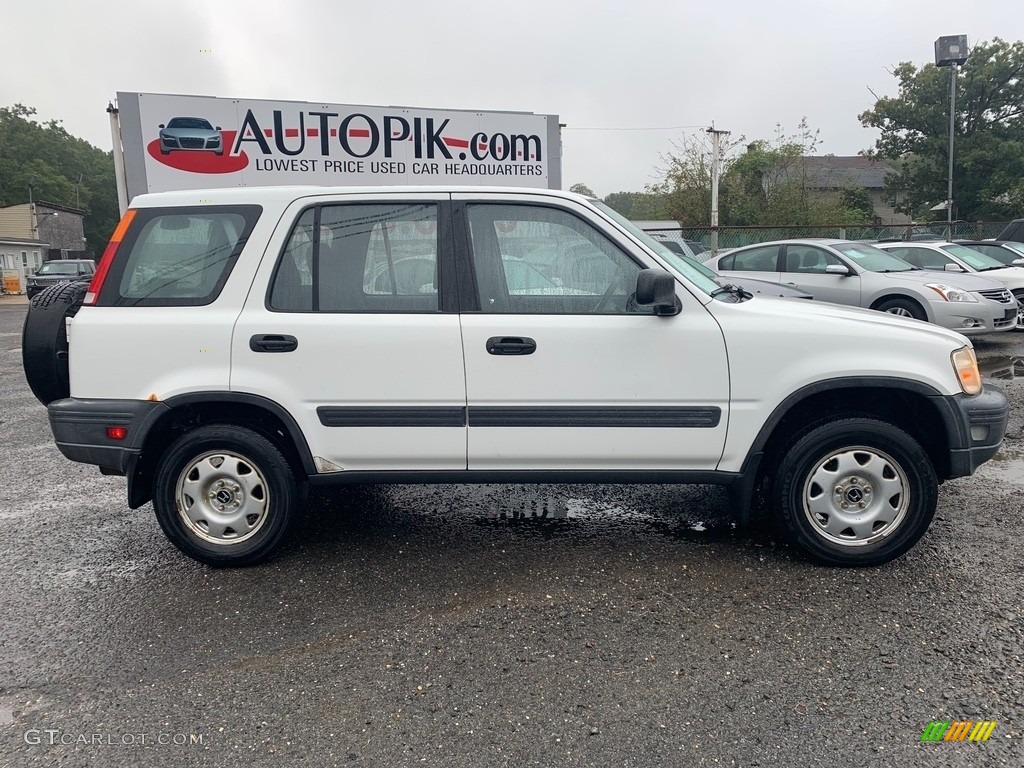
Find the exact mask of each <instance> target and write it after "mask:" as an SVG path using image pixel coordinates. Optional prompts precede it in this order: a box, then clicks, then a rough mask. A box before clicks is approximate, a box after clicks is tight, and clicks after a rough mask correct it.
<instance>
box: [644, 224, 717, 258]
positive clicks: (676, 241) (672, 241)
mask: <svg viewBox="0 0 1024 768" xmlns="http://www.w3.org/2000/svg"><path fill="white" fill-rule="evenodd" d="M644 231H647V230H644ZM647 234H648V235H650V236H651V238H652V239H653V240H657V241H658V242H659V243H663V244H664V245H665V247H666V248H669V249H671V250H672V251H673V252H675V253H678V254H679V255H681V256H690V257H692V258H696V257H697V256H698V255H699V254H701V253H707V252H709V251H710V250H711V249H710V248H708V247H707V246H706V245H704V243H700V242H697V241H696V240H688V239H686V238H684V237H680V236H679V235H678V234H675V233H672V232H662V231H657V230H655V231H653V232H649V231H648V232H647ZM698 261H699V259H698Z"/></svg>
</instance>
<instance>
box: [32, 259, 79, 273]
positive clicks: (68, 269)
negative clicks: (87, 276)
mask: <svg viewBox="0 0 1024 768" xmlns="http://www.w3.org/2000/svg"><path fill="white" fill-rule="evenodd" d="M39 274H40V275H77V274H78V265H77V264H68V263H63V264H62V263H61V262H59V261H48V262H46V263H45V264H43V266H41V267H40V268H39Z"/></svg>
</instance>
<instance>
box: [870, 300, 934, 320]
mask: <svg viewBox="0 0 1024 768" xmlns="http://www.w3.org/2000/svg"><path fill="white" fill-rule="evenodd" d="M878 311H879V312H885V313H887V314H890V315H899V316H900V317H912V318H913V319H914V320H927V319H928V316H927V315H926V314H925V313H924V310H922V309H921V307H920V305H918V304H917V303H916V302H914V301H911V300H910V299H889V300H888V301H884V302H882V303H881V304H879V305H878Z"/></svg>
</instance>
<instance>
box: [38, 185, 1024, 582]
mask: <svg viewBox="0 0 1024 768" xmlns="http://www.w3.org/2000/svg"><path fill="white" fill-rule="evenodd" d="M76 290H77V293H75V291H74V290H73V288H72V287H64V288H59V289H53V292H52V293H51V292H44V293H43V294H41V295H40V296H39V297H37V299H36V300H35V302H34V303H33V305H32V307H31V309H30V312H29V314H28V316H27V319H26V327H25V344H24V347H23V348H24V355H25V365H26V372H27V374H28V377H29V380H30V383H31V384H32V386H33V389H34V390H35V391H36V392H37V394H39V396H40V398H41V399H42V400H44V401H46V402H48V407H49V416H50V423H51V426H52V429H53V433H54V437H55V439H56V442H57V445H58V446H59V448H60V450H61V451H62V452H63V453H64V455H65V456H67V457H68V458H70V459H73V460H75V461H82V462H87V463H91V464H96V465H98V466H99V467H100V469H101V471H103V472H104V473H106V474H122V475H126V476H127V480H128V502H129V505H130V506H131V507H132V508H137V507H139V506H141V505H143V504H145V503H146V502H147V501H149V500H150V499H152V501H153V506H154V509H155V511H156V515H157V518H158V520H159V522H160V525H161V526H162V527H163V529H164V531H165V532H166V534H167V536H168V537H169V538H170V540H171V541H172V542H174V544H176V545H177V546H178V547H179V548H180V549H181V550H183V551H184V552H185V553H186V554H188V555H190V556H191V557H193V558H195V559H197V560H200V561H202V562H205V563H211V564H247V563H253V562H257V561H259V560H261V559H263V558H265V557H266V556H268V555H269V554H270V553H271V551H272V550H273V549H274V548H275V546H276V545H277V544H278V543H279V542H280V540H281V539H282V537H283V536H284V535H285V533H286V531H287V530H288V528H289V526H290V524H291V523H292V522H293V520H294V518H295V516H296V515H297V513H298V512H299V511H300V507H301V500H302V499H303V493H302V491H303V489H304V488H305V487H306V484H307V483H313V484H331V483H353V482H400V483H410V482H412V483H418V482H423V483H437V482H457V483H465V482H487V483H489V482H563V481H566V482H568V481H573V482H580V481H584V482H600V483H605V482H628V483H636V482H644V483H646V482H654V483H679V482H690V483H716V484H721V485H724V486H726V487H727V488H728V489H729V492H730V497H731V501H732V503H733V506H734V508H735V512H736V515H737V516H738V517H739V519H740V521H741V522H742V521H745V520H746V519H747V517H748V515H749V514H750V509H751V507H752V506H764V507H767V508H768V509H769V510H770V511H771V512H772V513H773V514H774V515H775V516H776V518H777V520H778V521H779V522H780V523H781V528H782V529H783V531H784V532H785V533H787V534H788V536H789V537H790V539H791V540H792V541H793V542H794V543H795V544H796V545H797V546H799V547H800V548H801V549H802V550H803V551H804V552H805V553H807V554H808V555H809V556H811V557H812V558H814V559H817V560H819V561H822V562H826V563H832V564H839V565H873V564H878V563H882V562H886V561H888V560H891V559H892V558H894V557H897V556H899V555H900V554H902V553H903V552H905V551H907V550H908V549H909V548H910V547H911V546H913V544H914V543H915V542H916V541H917V540H918V539H919V538H920V537H921V535H922V534H923V533H924V532H925V530H926V529H927V527H928V525H929V523H930V521H931V519H932V516H933V514H934V511H935V507H936V499H937V489H938V484H939V483H940V482H941V481H943V480H945V479H947V478H952V477H959V476H963V475H968V474H971V473H972V472H973V471H974V470H975V469H976V468H977V467H978V465H980V464H981V463H982V462H984V461H986V460H987V459H989V458H990V457H991V456H992V455H993V454H995V452H996V451H997V449H998V447H999V444H1000V441H1001V440H1002V436H1003V431H1004V429H1005V426H1006V417H1007V401H1006V398H1005V396H1004V395H1003V393H1002V392H1001V391H1000V390H998V389H994V388H992V387H991V386H989V385H984V386H983V384H982V382H981V379H980V375H979V372H978V368H977V363H976V360H975V356H974V350H973V348H972V347H971V344H970V342H969V341H968V340H967V339H966V338H964V337H963V336H961V335H959V334H957V333H954V332H951V331H947V330H944V329H941V328H937V327H935V326H931V325H927V324H924V323H919V322H915V321H910V320H905V319H903V318H900V317H893V316H891V315H884V314H881V313H876V312H867V311H863V310H855V309H847V308H844V307H838V306H834V305H822V304H819V303H818V302H793V301H790V300H786V299H775V298H762V297H752V296H751V295H750V294H749V293H747V292H745V291H742V290H741V289H737V288H733V287H731V286H730V287H726V288H723V287H720V286H719V285H717V284H716V283H714V282H713V281H712V280H710V279H708V278H707V277H705V276H704V275H703V274H701V273H699V272H697V271H696V270H693V269H692V268H691V267H689V266H688V265H687V264H686V263H684V262H681V261H671V260H669V259H668V258H666V257H665V256H664V255H660V252H659V249H658V248H657V244H656V243H653V242H652V241H651V240H650V239H649V238H648V237H647V236H646V235H645V234H644V233H643V232H642V231H640V230H639V229H637V228H636V227H634V226H633V225H631V224H630V223H629V222H628V221H626V220H625V219H623V218H622V217H620V216H618V215H617V214H615V213H614V212H612V211H611V210H610V209H607V208H604V207H602V206H600V204H593V203H591V202H588V201H587V200H586V199H584V198H582V197H579V196H577V195H573V194H569V193H562V192H557V191H550V190H522V189H481V188H470V187H466V188H424V187H415V188H375V189H352V188H347V189H345V188H342V189H331V188H282V187H278V188H268V189H254V188H249V189H231V190H215V191H209V190H204V191H202V192H201V193H199V192H196V193H187V192H175V193H166V194H155V195H144V196H142V197H139V198H137V199H136V200H135V201H134V203H133V207H132V208H131V209H130V210H129V211H128V212H127V214H126V215H125V217H124V218H123V220H122V222H121V224H120V225H119V226H118V228H117V230H116V232H115V233H114V236H113V238H112V240H111V242H110V244H109V245H108V247H107V250H106V252H105V254H104V256H103V259H102V261H101V263H100V266H99V269H98V272H97V274H96V276H95V278H94V280H93V281H92V283H91V285H90V286H89V287H88V290H87V291H86V289H85V288H84V286H82V285H80V284H79V286H78V287H77V289H76ZM83 295H84V302H81V301H80V298H83ZM80 303H81V307H80V308H79V304H80ZM69 317H70V318H71V319H70V320H65V318H69ZM65 327H66V328H67V329H68V330H67V333H66V338H65ZM68 359H69V361H70V370H69V374H70V385H68V384H67V380H68V379H67V377H68V370H67V368H66V367H64V366H66V365H67V362H68ZM755 502H756V504H755Z"/></svg>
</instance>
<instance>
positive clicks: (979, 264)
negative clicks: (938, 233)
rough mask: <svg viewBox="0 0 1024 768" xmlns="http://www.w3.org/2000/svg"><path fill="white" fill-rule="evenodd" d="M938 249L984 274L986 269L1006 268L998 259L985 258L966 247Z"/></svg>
mask: <svg viewBox="0 0 1024 768" xmlns="http://www.w3.org/2000/svg"><path fill="white" fill-rule="evenodd" d="M940 247H941V248H942V250H944V251H945V252H946V253H948V254H950V255H951V256H956V257H957V258H958V259H960V261H962V262H963V263H964V264H966V265H967V266H969V267H970V268H971V269H975V270H977V271H978V272H984V271H985V270H988V269H1002V268H1003V267H1005V266H1006V265H1005V264H1003V262H1001V261H999V260H998V259H993V258H992V257H991V256H987V255H985V254H984V253H982V252H981V251H976V250H974V249H973V248H969V247H968V246H966V245H943V246H940Z"/></svg>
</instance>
